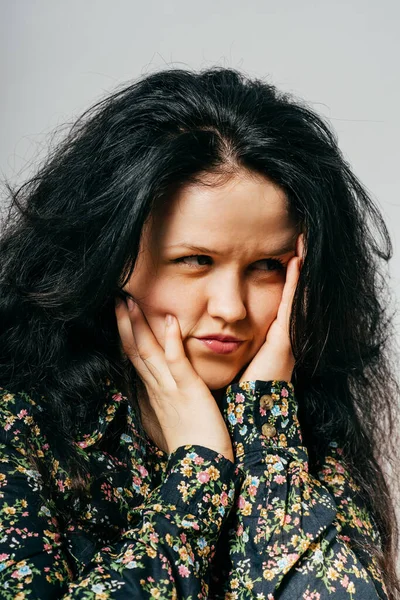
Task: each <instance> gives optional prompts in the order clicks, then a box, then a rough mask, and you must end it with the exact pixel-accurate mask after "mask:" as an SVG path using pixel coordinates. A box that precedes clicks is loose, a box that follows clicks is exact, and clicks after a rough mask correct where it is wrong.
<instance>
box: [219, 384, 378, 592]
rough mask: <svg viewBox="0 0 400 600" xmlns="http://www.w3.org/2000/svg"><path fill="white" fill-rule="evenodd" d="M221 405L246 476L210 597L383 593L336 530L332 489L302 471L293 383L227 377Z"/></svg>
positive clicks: (223, 538) (224, 537)
mask: <svg viewBox="0 0 400 600" xmlns="http://www.w3.org/2000/svg"><path fill="white" fill-rule="evenodd" d="M221 410H222V411H223V414H224V418H225V420H226V422H227V423H228V426H229V432H230V435H231V438H232V444H233V448H234V452H235V456H236V461H237V465H238V466H239V468H240V469H241V470H242V472H243V474H244V476H245V480H244V482H243V486H242V489H241V491H240V495H239V499H238V503H237V506H236V511H235V512H234V513H233V514H232V515H231V518H230V519H229V523H227V524H226V526H225V527H224V530H223V532H222V534H221V537H220V542H219V545H218V550H217V557H216V561H215V565H214V568H213V579H212V583H211V590H212V593H211V596H210V597H211V598H224V594H226V593H227V592H230V593H231V594H236V595H235V596H234V597H235V598H238V599H239V598H265V599H267V598H274V597H276V596H275V594H278V597H279V599H280V600H291V599H293V598H302V599H303V598H304V599H305V600H311V599H313V600H314V599H317V598H318V599H321V600H322V598H327V597H332V596H333V595H335V598H346V599H349V598H352V599H355V598H357V599H359V600H367V599H376V598H378V597H381V598H386V594H385V592H384V588H383V587H382V585H381V582H380V581H379V580H378V579H373V578H372V577H371V574H370V573H369V572H368V571H367V570H366V569H365V568H364V567H363V565H362V563H361V561H360V560H359V557H358V556H357V554H356V553H355V551H354V550H353V549H352V548H351V546H350V545H349V544H348V540H346V538H345V536H342V535H341V534H342V522H341V520H340V518H338V508H337V506H336V502H335V498H334V496H333V495H332V493H331V492H330V491H329V489H328V488H327V487H326V486H325V485H323V483H322V482H321V481H319V479H318V478H316V477H314V476H313V475H312V474H311V473H309V471H308V454H307V449H306V448H305V447H304V446H303V445H302V436H301V431H300V426H299V421H298V418H297V401H296V399H295V395H294V389H293V385H292V384H291V383H289V382H286V381H261V380H255V381H244V382H242V383H240V384H232V385H231V386H229V387H228V388H227V390H226V393H225V396H224V398H223V401H222V405H221ZM222 590H223V591H222ZM378 593H379V596H378Z"/></svg>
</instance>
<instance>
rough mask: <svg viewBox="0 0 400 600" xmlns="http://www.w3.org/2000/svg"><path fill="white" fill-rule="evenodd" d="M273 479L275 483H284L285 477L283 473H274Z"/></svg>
mask: <svg viewBox="0 0 400 600" xmlns="http://www.w3.org/2000/svg"><path fill="white" fill-rule="evenodd" d="M274 481H276V483H279V484H282V483H285V478H284V476H283V475H275V477H274Z"/></svg>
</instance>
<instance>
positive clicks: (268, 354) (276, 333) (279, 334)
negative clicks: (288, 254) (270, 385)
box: [239, 234, 304, 383]
mask: <svg viewBox="0 0 400 600" xmlns="http://www.w3.org/2000/svg"><path fill="white" fill-rule="evenodd" d="M303 257H304V241H303V234H300V235H299V237H298V238H297V241H296V256H293V258H291V259H290V261H289V262H288V264H287V270H286V281H285V285H284V288H283V293H282V298H281V302H280V305H279V308H278V314H277V316H276V318H275V320H274V321H273V322H272V324H271V326H270V328H269V329H268V332H267V337H266V339H265V342H264V344H263V345H262V346H261V348H260V350H259V351H258V352H257V354H256V355H255V356H254V358H253V359H252V360H251V362H250V363H249V365H248V366H247V367H246V369H245V371H244V372H243V373H242V374H241V376H240V379H239V383H241V382H242V381H254V380H256V379H259V380H262V381H271V380H277V381H290V380H291V378H292V373H293V368H294V365H295V359H294V356H293V352H292V346H291V343H290V334H289V323H290V313H291V311H292V305H293V297H294V294H295V291H296V287H297V282H298V280H299V276H300V270H301V264H302V259H303Z"/></svg>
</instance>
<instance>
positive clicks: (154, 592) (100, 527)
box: [0, 379, 387, 600]
mask: <svg viewBox="0 0 400 600" xmlns="http://www.w3.org/2000/svg"><path fill="white" fill-rule="evenodd" d="M104 390H105V397H104V405H103V406H102V408H101V410H100V411H99V412H98V414H96V422H95V423H93V424H92V426H91V427H86V429H82V431H80V432H79V436H77V439H76V441H75V443H76V444H77V447H78V448H79V451H80V452H81V453H83V454H84V455H85V457H86V460H87V461H90V464H91V466H92V470H93V473H94V475H93V476H92V478H91V480H90V481H88V483H87V494H88V502H86V503H84V505H82V506H81V505H80V503H79V501H77V500H75V501H74V503H73V506H72V507H71V506H70V508H72V510H71V514H72V517H71V518H70V520H69V522H65V523H64V524H63V526H61V524H60V521H61V520H60V518H59V515H58V514H57V510H56V508H55V505H56V504H57V506H59V503H54V499H53V500H49V499H46V498H48V495H46V494H44V493H43V491H44V490H43V487H44V486H43V482H42V479H41V476H40V475H39V472H38V471H37V470H36V469H35V468H33V467H32V463H31V462H30V461H29V456H30V455H32V456H34V457H35V459H37V460H39V461H42V462H41V463H40V464H43V466H44V468H45V469H47V471H46V472H48V473H49V474H50V476H51V481H52V482H53V485H54V490H53V491H54V493H55V494H57V495H58V496H57V497H58V499H59V500H60V502H65V503H67V504H68V503H69V502H70V500H69V498H70V495H71V480H70V478H69V475H68V471H67V469H66V468H65V465H64V464H63V461H62V460H61V459H60V457H59V456H58V452H57V447H56V446H55V445H54V444H53V446H51V445H50V444H49V442H48V440H47V439H46V436H45V435H44V433H43V432H42V431H41V428H40V426H39V422H40V418H38V417H40V412H41V411H42V410H43V409H42V407H41V401H42V400H43V399H42V397H40V396H37V397H34V394H32V393H31V395H28V394H26V393H24V392H19V393H11V392H10V391H8V390H6V389H3V388H0V462H1V469H0V498H1V501H0V590H1V591H0V597H1V598H2V599H4V600H11V599H12V600H24V599H29V600H32V599H40V600H46V599H55V598H62V599H64V600H72V599H78V598H80V599H85V600H106V599H108V598H116V599H117V598H118V599H119V598H123V599H132V600H133V599H144V598H146V599H158V600H160V599H161V600H164V599H178V598H179V599H181V598H182V599H185V600H197V599H202V598H211V599H225V600H239V599H247V598H249V599H253V598H254V599H257V600H278V599H280V600H297V599H301V600H322V599H325V598H333V597H334V598H336V599H338V600H340V599H346V600H353V599H354V600H369V599H371V600H372V599H377V598H382V599H385V598H387V590H386V589H385V583H384V581H383V580H382V576H381V574H380V572H379V570H378V568H377V565H376V563H375V560H374V559H373V558H372V556H371V555H370V554H369V552H368V550H367V549H366V548H367V547H368V543H373V542H376V541H378V542H379V537H378V533H377V530H376V527H375V525H374V523H373V521H372V519H371V517H370V515H369V514H368V513H367V511H366V510H365V507H364V506H363V504H362V502H361V501H360V496H359V490H358V488H357V486H356V485H355V483H354V482H353V480H352V478H351V476H350V475H349V473H348V472H347V470H346V468H345V466H344V463H343V461H342V460H341V449H340V448H339V447H337V444H335V443H334V442H332V443H331V452H330V453H329V456H327V457H326V460H325V463H324V465H323V466H322V467H321V469H320V471H319V473H318V475H317V476H313V475H311V474H310V473H309V471H308V455H307V449H306V448H305V447H304V446H303V445H302V436H301V431H300V427H299V421H298V419H297V403H296V399H295V394H294V389H293V385H292V383H290V382H286V381H260V380H256V381H245V382H242V383H235V384H231V385H230V386H228V387H227V389H226V391H225V395H224V397H223V399H222V402H221V404H220V409H221V411H222V414H223V415H224V418H225V421H226V423H227V426H228V429H229V432H230V435H231V438H232V444H233V449H234V454H235V464H234V463H232V462H231V461H229V460H228V459H227V458H225V457H224V456H223V455H222V454H219V453H217V452H215V451H213V450H211V449H209V448H206V447H203V446H198V445H187V446H182V447H179V448H177V449H176V450H175V451H174V452H172V453H171V454H169V455H168V454H165V453H164V452H163V451H161V450H160V449H159V448H157V447H156V446H155V444H154V443H153V442H152V441H151V439H150V438H149V437H147V435H145V437H143V436H142V435H139V433H138V430H137V426H135V414H134V411H133V409H132V408H131V407H130V406H129V405H128V401H127V399H126V398H125V397H124V396H123V395H122V394H121V393H120V392H119V391H118V390H117V389H115V388H114V386H113V384H112V382H111V381H110V380H108V379H107V380H106V384H105V386H104ZM32 392H33V391H32ZM122 410H124V411H125V413H126V419H127V428H126V433H123V434H122V435H121V437H120V440H119V443H118V451H116V452H114V453H108V452H106V451H104V450H101V449H100V448H99V442H100V441H101V439H102V437H103V436H104V433H105V431H106V429H107V427H108V426H109V425H110V423H111V422H112V421H113V419H114V418H115V416H116V414H117V412H118V411H122ZM53 498H54V496H53ZM360 542H362V543H364V542H365V543H364V544H363V546H365V549H360Z"/></svg>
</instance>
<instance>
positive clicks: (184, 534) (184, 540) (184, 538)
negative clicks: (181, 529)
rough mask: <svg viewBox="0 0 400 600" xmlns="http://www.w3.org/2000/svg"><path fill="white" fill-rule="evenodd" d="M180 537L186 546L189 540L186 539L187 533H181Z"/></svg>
mask: <svg viewBox="0 0 400 600" xmlns="http://www.w3.org/2000/svg"><path fill="white" fill-rule="evenodd" d="M179 537H180V539H181V542H182V543H183V544H186V539H187V538H186V533H181V535H180V536H179Z"/></svg>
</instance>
